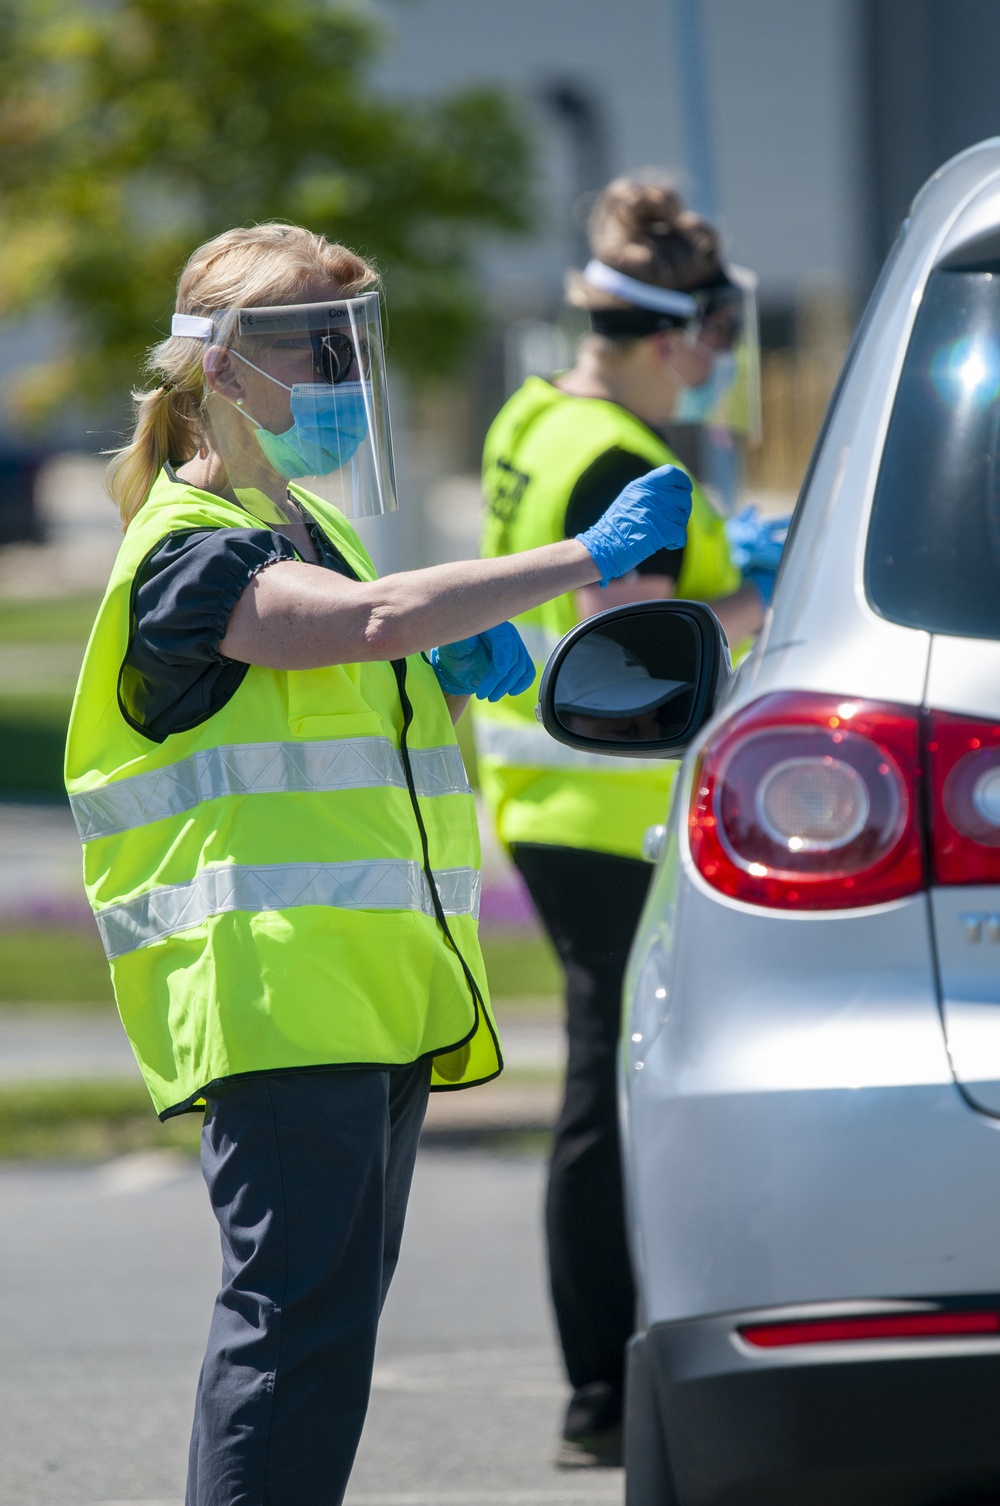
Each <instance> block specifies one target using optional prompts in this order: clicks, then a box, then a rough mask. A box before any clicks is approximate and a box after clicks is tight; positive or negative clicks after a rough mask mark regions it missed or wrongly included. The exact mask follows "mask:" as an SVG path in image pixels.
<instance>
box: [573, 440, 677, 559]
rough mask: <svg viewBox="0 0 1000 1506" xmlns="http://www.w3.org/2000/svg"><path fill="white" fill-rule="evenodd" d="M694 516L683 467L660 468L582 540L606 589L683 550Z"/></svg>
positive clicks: (634, 483)
mask: <svg viewBox="0 0 1000 1506" xmlns="http://www.w3.org/2000/svg"><path fill="white" fill-rule="evenodd" d="M690 516H691V477H690V476H689V475H688V474H687V472H686V471H682V470H681V468H680V466H679V465H661V466H658V467H657V469H656V470H655V471H649V472H648V474H647V475H645V476H640V477H639V478H638V479H637V480H635V481H630V482H629V484H628V486H626V487H625V489H624V490H623V491H622V492H621V493H620V494H619V495H618V496H617V497H616V498H615V500H614V501H613V502H612V504H611V506H610V507H609V508H608V510H607V512H605V513H603V514H602V515H601V517H599V518H598V520H597V522H596V523H595V524H594V526H593V527H592V528H588V529H587V531H586V533H578V534H577V538H578V539H579V540H580V543H581V544H582V545H583V547H584V548H585V549H586V550H587V551H588V552H589V554H590V555H591V557H592V558H593V561H594V564H595V565H596V566H597V568H598V570H599V571H600V572H601V585H602V586H606V585H607V584H608V582H609V581H611V580H617V579H618V577H619V576H621V575H628V573H629V571H630V570H634V569H635V567H636V566H637V565H641V564H642V562H643V560H646V559H649V556H650V555H651V554H655V553H656V552H657V550H659V549H681V548H683V546H684V540H685V539H686V538H687V523H688V518H689V517H690Z"/></svg>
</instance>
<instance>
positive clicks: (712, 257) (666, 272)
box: [476, 178, 763, 1467]
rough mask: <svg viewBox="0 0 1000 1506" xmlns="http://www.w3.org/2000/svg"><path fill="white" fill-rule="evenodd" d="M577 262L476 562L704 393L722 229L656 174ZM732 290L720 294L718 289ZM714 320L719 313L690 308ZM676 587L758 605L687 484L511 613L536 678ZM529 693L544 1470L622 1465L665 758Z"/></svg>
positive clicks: (525, 708)
mask: <svg viewBox="0 0 1000 1506" xmlns="http://www.w3.org/2000/svg"><path fill="white" fill-rule="evenodd" d="M588 236H589V242H590V249H591V253H592V259H591V260H590V261H589V262H588V264H587V266H586V267H585V268H584V270H583V271H575V272H571V273H570V274H569V275H568V278H567V296H568V298H569V301H570V302H571V303H572V304H573V305H575V306H576V307H577V308H581V309H584V310H586V311H587V313H588V315H589V317H590V323H591V332H590V333H589V334H588V335H586V336H585V337H584V338H583V340H582V341H581V343H580V347H579V351H578V354H577V359H576V363H575V365H574V366H573V368H572V369H571V370H570V371H567V372H565V373H563V374H562V375H559V376H556V377H555V378H554V379H553V380H551V381H546V380H543V379H542V378H541V377H537V376H533V377H529V378H528V380H527V381H526V382H525V383H524V385H523V386H522V387H521V388H520V389H519V391H517V392H516V393H515V394H514V395H513V397H511V398H510V399H509V401H508V402H507V403H506V405H505V406H504V408H503V409H502V410H501V412H500V413H499V415H498V416H497V418H496V420H495V421H494V423H493V425H492V427H491V429H490V431H489V434H488V436H487V439H486V447H485V453H484V457H483V480H484V489H485V494H486V500H487V505H488V509H489V511H488V516H487V523H486V530H485V536H484V545H483V553H484V554H485V555H487V556H497V555H506V554H511V553H514V552H516V551H517V550H521V549H526V548H531V547H533V546H536V545H539V544H550V543H555V542H557V541H558V540H560V539H566V538H573V537H574V535H576V534H577V533H578V532H579V531H580V530H581V529H582V528H586V527H587V526H588V525H589V524H590V523H592V522H593V521H594V519H596V518H597V517H598V516H600V514H601V513H602V512H603V510H604V508H605V507H606V506H607V505H608V502H609V501H610V500H611V499H612V498H614V497H615V496H617V495H618V494H619V492H621V490H622V488H623V487H625V486H627V485H628V483H629V482H631V481H634V480H636V479H637V478H639V477H640V476H644V475H646V474H647V473H648V472H649V471H651V470H655V469H656V468H657V467H659V466H663V465H670V464H674V465H676V464H679V461H678V458H677V456H676V455H674V454H673V453H672V451H671V450H670V449H669V448H668V446H667V444H666V442H665V440H664V438H663V432H662V431H663V430H664V429H665V428H666V426H667V425H669V424H670V422H671V420H672V419H674V418H675V417H676V414H677V411H678V405H679V399H680V397H681V394H682V393H683V392H685V391H691V390H692V389H694V390H697V389H699V388H702V387H704V385H705V384H706V382H707V381H708V380H709V378H710V377H711V374H712V368H713V363H714V361H715V359H716V357H717V355H718V353H719V350H720V348H721V344H722V342H721V341H720V339H719V337H718V336H719V331H718V328H717V324H718V315H719V311H720V310H723V309H725V308H726V306H727V303H729V302H731V301H732V302H735V301H736V300H737V299H738V297H739V294H738V291H737V290H736V289H735V287H734V285H733V283H732V282H731V281H730V280H729V278H728V276H727V273H726V269H725V267H724V265H723V262H722V257H721V250H720V244H719V237H718V234H717V232H716V231H715V229H714V228H713V227H712V226H711V225H710V224H708V223H707V222H706V221H705V220H703V219H701V218H699V217H698V216H697V215H695V214H692V213H691V212H690V211H688V210H686V209H685V208H684V206H683V204H682V202H681V200H680V197H679V196H678V194H677V192H676V191H675V190H674V189H673V188H672V187H671V186H670V184H669V183H667V182H665V181H657V180H642V179H635V178H619V179H617V180H616V181H615V182H613V183H611V184H610V185H609V186H608V187H607V188H606V189H605V190H604V191H603V193H601V194H600V195H599V197H598V199H597V201H596V203H595V205H594V208H593V211H592V213H591V216H590V221H589V225H588ZM729 295H734V296H733V298H732V299H730V297H729ZM707 311H711V312H712V314H713V315H714V319H711V320H707V319H704V317H703V316H704V315H705V314H706V312H707ZM674 595H678V596H680V597H683V598H687V599H695V600H701V601H707V602H710V603H711V604H712V607H713V609H714V610H715V612H716V613H717V614H718V616H719V618H720V620H721V621H722V624H723V627H724V628H725V630H726V633H727V635H728V637H729V639H730V642H731V643H734V644H735V643H739V642H740V641H741V640H743V639H745V638H746V637H748V636H749V635H751V634H753V633H755V632H756V631H757V630H758V629H759V627H760V625H761V621H762V606H763V602H762V596H761V592H760V591H759V590H758V588H757V587H756V586H755V585H754V584H751V583H750V582H743V581H742V580H741V577H740V572H739V571H738V570H737V569H736V567H735V566H734V564H733V562H732V560H731V558H730V554H729V548H728V545H727V542H726V534H725V531H724V526H723V519H722V518H721V517H720V516H719V515H718V514H717V513H716V512H715V511H714V510H713V508H712V507H711V506H710V504H709V502H708V500H707V498H706V497H705V495H704V493H703V492H702V491H701V490H700V488H699V487H698V486H697V485H695V487H694V494H693V506H692V512H691V517H690V521H689V524H688V529H687V537H686V540H685V542H684V544H683V546H682V547H681V548H678V549H674V550H661V551H660V552H659V553H657V554H654V555H652V556H651V557H650V558H648V559H647V560H645V561H644V562H643V563H642V564H640V565H639V566H638V567H637V569H636V570H634V571H633V572H632V573H631V574H629V575H627V576H625V577H623V578H622V579H620V580H617V581H613V582H612V583H611V584H610V585H609V586H608V588H607V589H606V590H605V589H602V588H600V587H599V586H592V587H585V588H583V589H582V590H576V591H571V592H566V593H565V594H563V595H561V596H559V597H557V598H556V599H555V600H553V601H549V602H546V603H544V604H543V605H540V606H539V607H537V608H534V609H532V610H530V611H528V612H525V613H522V614H521V615H520V616H519V617H517V618H516V619H515V621H516V625H517V627H518V630H519V632H520V633H521V636H522V638H523V639H524V641H525V644H526V645H527V648H528V650H529V652H530V653H531V655H532V658H533V659H534V662H535V665H536V670H537V671H538V672H539V673H540V672H541V669H542V667H543V666H544V664H545V661H546V659H547V657H548V655H549V654H550V653H551V651H552V649H553V648H554V647H555V645H556V644H557V643H558V641H559V639H560V638H561V637H562V636H563V635H564V634H565V633H566V632H568V631H569V630H570V628H572V627H573V626H574V625H575V624H576V623H577V622H579V621H580V620H581V619H583V618H585V617H588V616H591V615H593V614H594V613H595V612H599V611H603V610H604V609H605V608H607V607H612V606H617V605H619V604H623V603H626V602H632V601H647V600H651V599H661V600H662V599H664V598H667V597H671V596H674ZM536 700H537V680H536V683H535V685H534V686H533V687H532V688H531V689H530V690H529V691H527V692H525V693H524V694H522V695H520V696H516V697H510V698H508V699H507V700H506V701H505V702H504V703H503V705H500V706H496V707H484V708H482V710H480V711H479V712H478V713H477V716H476V739H477V746H478V749H479V767H480V773H481V776H482V783H483V790H484V793H485V795H486V798H487V801H488V802H489V804H490V806H491V808H492V810H493V813H494V816H495V818H496V822H497V828H498V831H499V834H500V837H501V839H502V840H503V842H504V843H505V844H506V845H507V846H508V847H509V849H510V851H511V855H512V857H513V860H514V862H515V864H516V865H517V867H518V869H519V870H520V872H521V874H522V876H523V878H524V880H525V883H526V884H527V887H528V890H529V892H530V894H531V897H532V900H533V902H534V904H535V907H536V909H537V911H538V913H539V916H540V917H541V920H542V923H543V925H544V926H545V929H546V931H547V932H548V935H549V937H550V938H551V940H552V943H553V945H554V946H555V948H556V950H557V952H558V953H559V956H560V958H561V960H562V963H563V966H564V969H565V973H566V1024H567V1033H568V1048H569V1049H568V1061H567V1073H566V1092H565V1100H564V1103H563V1107H562V1112H561V1114H560V1117H559V1121H558V1124H557V1127H556V1136H555V1144H554V1148H553V1152H552V1160H551V1166H550V1175H549V1185H548V1194H547V1204H546V1232H547V1238H548V1254H549V1274H550V1283H551V1290H552V1298H553V1303H554V1307H555V1314H556V1321H557V1324H558V1329H559V1335H560V1340H561V1343H562V1349H563V1355H564V1359H565V1364H566V1370H567V1374H568V1377H569V1381H570V1385H571V1387H572V1396H571V1399H570V1402H569V1407H568V1410H567V1413H566V1416H565V1420H564V1426H563V1437H562V1441H561V1444H560V1448H559V1452H558V1454H557V1458H556V1462H557V1463H558V1464H559V1465H561V1466H565V1467H575V1466H586V1465H614V1464H618V1463H620V1462H621V1438H622V1411H623V1394H624V1374H625V1346H626V1344H627V1342H628V1339H629V1337H630V1336H631V1334H632V1332H633V1325H634V1304H635V1292H634V1288H633V1283H632V1276H631V1272H630V1266H629V1255H628V1248H627V1241H626V1232H625V1217H624V1208H623V1196H622V1181H621V1167H620V1152H619V1140H618V1121H617V1107H616V1052H617V1044H618V1034H619V1021H620V1011H621V991H622V981H623V976H624V970H625V963H626V959H627V955H628V950H629V946H630V944H631V941H632V937H633V935H634V933H635V929H636V925H637V923H638V919H639V914H640V911H641V909H642V905H643V902H644V899H645V895H646V890H647V888H648V884H649V878H650V873H651V870H650V868H649V866H648V864H647V863H645V862H644V861H643V860H642V856H641V854H642V839H643V834H644V832H645V830H646V828H647V827H649V826H651V825H653V824H655V823H656V822H658V821H662V820H663V817H664V813H665V811H666V808H667V802H668V798H669V794H670V788H671V785H672V782H673V778H674V773H675V770H676V765H675V764H671V763H667V762H663V763H655V762H648V761H646V760H642V761H639V760H636V761H635V762H634V763H632V764H631V765H629V763H628V761H627V760H626V761H624V763H623V761H622V760H619V759H611V758H608V759H602V758H600V757H596V758H595V757H594V756H593V755H587V754H580V753H576V752H574V751H573V750H571V749H567V748H563V747H561V746H560V745H559V744H557V743H555V742H553V741H552V740H551V738H549V737H548V736H547V735H546V734H545V733H544V732H543V731H542V729H541V728H540V727H539V726H538V725H537V724H536V722H535V716H534V708H535V702H536Z"/></svg>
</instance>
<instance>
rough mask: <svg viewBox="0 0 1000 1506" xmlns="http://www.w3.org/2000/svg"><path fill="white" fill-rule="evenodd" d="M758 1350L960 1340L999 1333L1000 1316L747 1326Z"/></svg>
mask: <svg viewBox="0 0 1000 1506" xmlns="http://www.w3.org/2000/svg"><path fill="white" fill-rule="evenodd" d="M737 1332H738V1333H739V1335H740V1338H741V1339H745V1340H746V1342H747V1343H748V1344H753V1345H754V1346H755V1347H756V1348H758V1349H784V1348H788V1347H790V1346H791V1345H793V1344H857V1343H861V1342H863V1341H865V1340H871V1339H961V1338H967V1337H969V1336H970V1335H971V1336H975V1335H976V1334H996V1333H1000V1313H996V1312H950V1313H883V1314H875V1315H872V1316H871V1317H864V1318H817V1319H808V1318H807V1319H804V1320H803V1319H798V1320H793V1321H792V1322H790V1323H748V1324H747V1325H746V1327H744V1328H740V1329H738V1330H737Z"/></svg>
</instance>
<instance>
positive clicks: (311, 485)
mask: <svg viewBox="0 0 1000 1506" xmlns="http://www.w3.org/2000/svg"><path fill="white" fill-rule="evenodd" d="M172 333H173V334H175V335H182V336H188V337H193V338H196V339H200V340H202V341H204V345H205V353H204V357H203V367H204V373H205V415H206V420H207V424H208V427H209V430H210V434H211V439H212V442H213V446H214V448H215V449H216V450H217V452H218V454H219V456H220V458H221V460H222V462H223V464H224V466H225V468H226V472H227V475H228V478H229V484H230V486H231V487H232V490H233V492H234V493H235V495H236V497H237V498H238V500H239V501H240V502H241V503H242V504H243V506H244V507H246V508H247V510H248V511H249V512H250V513H252V514H253V515H254V516H255V517H262V518H263V519H264V520H265V521H269V522H271V521H273V520H274V508H275V507H277V508H278V511H279V512H280V511H281V505H282V503H283V502H284V501H285V498H286V497H287V496H289V495H290V496H291V497H292V498H293V499H296V498H297V494H298V493H299V492H302V493H304V494H309V493H311V494H313V495H315V496H318V497H319V498H320V499H321V500H322V501H324V502H328V503H331V504H332V505H333V506H334V507H337V508H339V510H340V511H341V512H342V513H343V514H344V515H345V517H349V518H363V517H371V516H373V515H374V514H377V513H385V512H392V511H394V510H395V507H396V483H395V476H394V472H393V460H392V438H391V434H390V429H389V405H388V397H387V393H386V381H385V352H384V347H383V343H382V322H381V317H380V311H379V298H378V294H377V293H363V294H361V296H360V297H357V298H342V299H330V300H328V301H326V302H323V303H300V304H280V305H277V306H275V307H272V308H241V309H232V310H227V311H225V312H222V313H218V314H215V315H212V316H211V317H201V316H196V315H188V314H175V315H174V318H173V323H172ZM305 501H306V504H307V506H308V496H306V497H305Z"/></svg>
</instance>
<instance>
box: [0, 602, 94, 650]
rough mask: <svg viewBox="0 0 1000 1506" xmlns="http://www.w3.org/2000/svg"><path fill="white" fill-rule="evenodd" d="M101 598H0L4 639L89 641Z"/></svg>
mask: <svg viewBox="0 0 1000 1506" xmlns="http://www.w3.org/2000/svg"><path fill="white" fill-rule="evenodd" d="M100 604H101V598H100V597H99V596H96V595H91V594H89V593H88V594H87V595H86V596H59V597H53V598H52V599H48V598H46V599H45V600H43V601H10V600H7V601H0V643H85V642H86V641H87V639H88V638H89V637H90V629H91V627H92V626H93V622H94V618H95V617H96V616H97V608H98V607H99V606H100Z"/></svg>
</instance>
